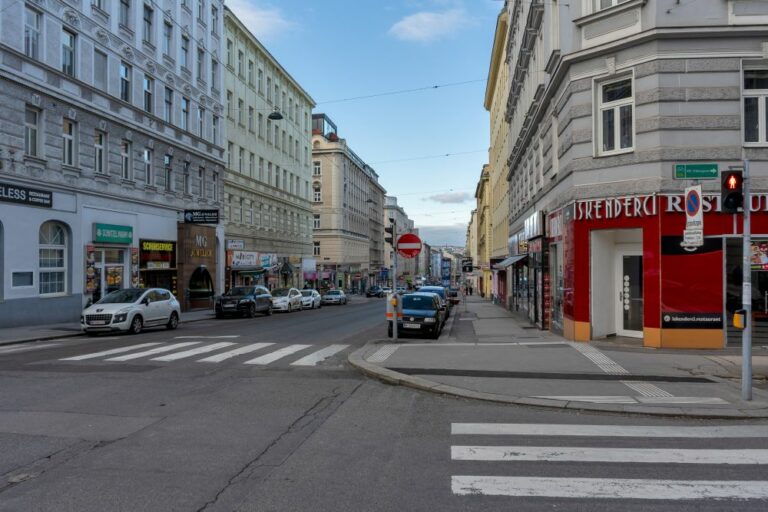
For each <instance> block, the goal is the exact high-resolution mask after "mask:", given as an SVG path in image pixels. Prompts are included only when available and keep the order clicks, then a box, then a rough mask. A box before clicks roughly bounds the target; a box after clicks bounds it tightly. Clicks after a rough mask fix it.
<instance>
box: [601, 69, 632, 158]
mask: <svg viewBox="0 0 768 512" xmlns="http://www.w3.org/2000/svg"><path fill="white" fill-rule="evenodd" d="M597 94H598V98H597V105H598V113H597V145H598V154H600V155H611V154H616V153H626V152H630V151H632V150H633V145H634V131H635V125H634V110H635V102H634V97H633V92H632V79H631V78H622V79H620V80H613V81H610V82H603V83H600V84H598V91H597Z"/></svg>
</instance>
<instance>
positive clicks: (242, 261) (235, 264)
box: [230, 251, 261, 268]
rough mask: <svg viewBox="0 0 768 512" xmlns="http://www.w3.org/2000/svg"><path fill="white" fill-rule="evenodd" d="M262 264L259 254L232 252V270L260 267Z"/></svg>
mask: <svg viewBox="0 0 768 512" xmlns="http://www.w3.org/2000/svg"><path fill="white" fill-rule="evenodd" d="M260 262H261V260H260V258H259V253H257V252H248V251H232V263H231V264H230V266H231V267H232V268H242V267H258V266H259V263H260Z"/></svg>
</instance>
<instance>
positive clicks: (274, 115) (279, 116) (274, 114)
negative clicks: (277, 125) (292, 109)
mask: <svg viewBox="0 0 768 512" xmlns="http://www.w3.org/2000/svg"><path fill="white" fill-rule="evenodd" d="M282 118H283V114H281V113H280V109H279V108H277V107H275V108H274V109H273V110H272V112H271V113H270V114H269V115H268V116H267V119H271V120H272V121H280V120H281V119H282Z"/></svg>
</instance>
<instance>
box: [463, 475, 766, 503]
mask: <svg viewBox="0 0 768 512" xmlns="http://www.w3.org/2000/svg"><path fill="white" fill-rule="evenodd" d="M451 489H452V490H453V493H454V494H458V495H491V496H536V497H550V498H554V497H557V498H623V499H651V500H695V499H708V500H711V499H740V500H742V499H766V498H768V482H761V481H749V480H747V481H738V480H726V481H718V480H643V479H620V478H546V477H504V476H453V477H451Z"/></svg>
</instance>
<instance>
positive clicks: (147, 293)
mask: <svg viewBox="0 0 768 512" xmlns="http://www.w3.org/2000/svg"><path fill="white" fill-rule="evenodd" d="M180 320H181V306H180V305H179V301H177V300H176V297H174V296H173V294H172V293H171V292H170V291H168V290H166V289H164V288H126V289H124V290H115V291H114V292H112V293H110V294H108V295H106V296H104V297H103V298H102V299H101V300H100V301H98V302H96V303H95V304H93V305H91V306H89V307H87V308H85V309H84V310H83V313H82V315H80V327H81V328H82V329H83V331H85V332H86V333H88V334H89V335H95V334H97V333H100V332H114V331H128V332H130V333H132V334H138V333H140V332H141V331H142V329H143V328H144V327H153V326H165V327H167V328H168V329H175V328H176V327H178V325H179V321H180Z"/></svg>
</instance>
